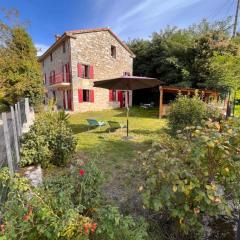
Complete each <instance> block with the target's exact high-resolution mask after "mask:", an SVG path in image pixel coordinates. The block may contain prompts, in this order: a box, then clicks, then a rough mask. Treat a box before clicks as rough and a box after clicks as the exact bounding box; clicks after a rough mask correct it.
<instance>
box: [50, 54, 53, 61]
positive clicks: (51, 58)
mask: <svg viewBox="0 0 240 240" xmlns="http://www.w3.org/2000/svg"><path fill="white" fill-rule="evenodd" d="M50 60H51V62H52V60H53V57H52V53H50Z"/></svg>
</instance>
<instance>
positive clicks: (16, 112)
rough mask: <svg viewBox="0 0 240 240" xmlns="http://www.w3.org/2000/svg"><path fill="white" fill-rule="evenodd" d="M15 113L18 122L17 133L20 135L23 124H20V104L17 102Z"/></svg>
mask: <svg viewBox="0 0 240 240" xmlns="http://www.w3.org/2000/svg"><path fill="white" fill-rule="evenodd" d="M15 115H16V122H17V133H18V136H19V137H20V136H21V131H20V129H21V126H20V122H19V114H18V106H17V104H15Z"/></svg>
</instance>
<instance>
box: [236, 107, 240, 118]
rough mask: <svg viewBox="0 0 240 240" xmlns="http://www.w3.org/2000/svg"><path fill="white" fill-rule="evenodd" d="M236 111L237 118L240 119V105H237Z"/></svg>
mask: <svg viewBox="0 0 240 240" xmlns="http://www.w3.org/2000/svg"><path fill="white" fill-rule="evenodd" d="M235 111H236V116H237V117H240V105H236V107H235Z"/></svg>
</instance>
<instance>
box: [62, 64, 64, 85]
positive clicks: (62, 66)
mask: <svg viewBox="0 0 240 240" xmlns="http://www.w3.org/2000/svg"><path fill="white" fill-rule="evenodd" d="M62 81H63V82H64V65H62Z"/></svg>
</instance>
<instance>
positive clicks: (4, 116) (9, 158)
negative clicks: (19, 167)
mask: <svg viewBox="0 0 240 240" xmlns="http://www.w3.org/2000/svg"><path fill="white" fill-rule="evenodd" d="M2 120H3V131H4V140H5V146H6V152H7V162H8V167H9V172H10V175H11V176H13V159H12V153H11V146H10V137H9V131H8V122H7V114H6V113H5V112H4V113H2Z"/></svg>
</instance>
